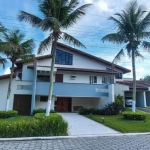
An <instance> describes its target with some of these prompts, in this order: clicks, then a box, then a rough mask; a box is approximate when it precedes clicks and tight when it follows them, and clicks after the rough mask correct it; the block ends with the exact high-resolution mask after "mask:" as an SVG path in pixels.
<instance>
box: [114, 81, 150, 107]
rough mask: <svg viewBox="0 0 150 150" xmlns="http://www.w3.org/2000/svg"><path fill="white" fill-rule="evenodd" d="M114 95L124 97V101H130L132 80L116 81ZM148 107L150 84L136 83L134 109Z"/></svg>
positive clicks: (149, 103) (149, 104)
mask: <svg viewBox="0 0 150 150" xmlns="http://www.w3.org/2000/svg"><path fill="white" fill-rule="evenodd" d="M114 89H115V94H116V95H118V94H120V95H122V96H124V98H125V100H127V99H132V95H133V94H132V93H133V81H132V79H121V80H116V83H115V87H114ZM147 106H150V82H145V81H139V80H137V81H136V107H147Z"/></svg>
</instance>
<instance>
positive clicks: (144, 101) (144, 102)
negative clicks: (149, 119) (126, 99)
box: [143, 92, 147, 107]
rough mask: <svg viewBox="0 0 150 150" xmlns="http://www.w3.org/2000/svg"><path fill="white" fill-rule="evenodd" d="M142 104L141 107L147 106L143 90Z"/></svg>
mask: <svg viewBox="0 0 150 150" xmlns="http://www.w3.org/2000/svg"><path fill="white" fill-rule="evenodd" d="M143 104H144V106H143V107H147V104H146V93H145V92H143Z"/></svg>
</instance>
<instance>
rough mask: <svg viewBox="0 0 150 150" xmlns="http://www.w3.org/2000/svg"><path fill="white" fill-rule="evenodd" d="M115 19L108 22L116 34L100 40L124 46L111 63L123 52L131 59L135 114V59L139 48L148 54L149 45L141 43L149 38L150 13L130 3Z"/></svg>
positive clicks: (139, 55) (138, 54) (118, 58)
mask: <svg viewBox="0 0 150 150" xmlns="http://www.w3.org/2000/svg"><path fill="white" fill-rule="evenodd" d="M115 15H116V16H117V17H116V18H115V17H110V18H109V20H111V21H113V22H114V23H115V26H116V29H117V32H116V33H111V34H108V35H106V36H104V37H103V38H102V41H109V42H112V43H115V44H118V45H122V44H124V47H123V48H122V49H121V50H120V51H119V53H118V54H117V55H116V57H115V58H114V60H113V63H116V62H117V61H119V60H121V58H122V56H125V55H124V50H126V51H127V55H128V56H129V58H131V59H132V71H133V105H132V111H133V112H135V102H136V68H135V58H136V57H142V58H143V56H142V55H141V54H140V49H139V46H141V47H143V48H144V49H145V50H147V51H148V52H149V50H150V43H149V42H147V41H143V40H144V39H146V38H149V37H150V32H149V31H148V29H149V27H150V12H147V11H145V10H143V7H141V6H139V5H138V3H137V1H131V2H130V3H129V4H128V5H127V6H126V8H125V9H124V10H123V11H122V12H121V13H116V14H115Z"/></svg>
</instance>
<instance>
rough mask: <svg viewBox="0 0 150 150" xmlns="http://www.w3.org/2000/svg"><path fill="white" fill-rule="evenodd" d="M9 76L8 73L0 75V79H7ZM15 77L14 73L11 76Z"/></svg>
mask: <svg viewBox="0 0 150 150" xmlns="http://www.w3.org/2000/svg"><path fill="white" fill-rule="evenodd" d="M9 77H10V74H5V75H0V80H3V79H8V78H9ZM15 77H16V75H15V74H14V75H13V78H15Z"/></svg>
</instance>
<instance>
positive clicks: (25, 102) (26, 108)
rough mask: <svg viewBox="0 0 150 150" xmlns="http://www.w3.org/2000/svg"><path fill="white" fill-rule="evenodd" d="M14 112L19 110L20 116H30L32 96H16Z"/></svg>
mask: <svg viewBox="0 0 150 150" xmlns="http://www.w3.org/2000/svg"><path fill="white" fill-rule="evenodd" d="M13 110H17V111H18V115H30V110H31V95H14V104H13Z"/></svg>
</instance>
